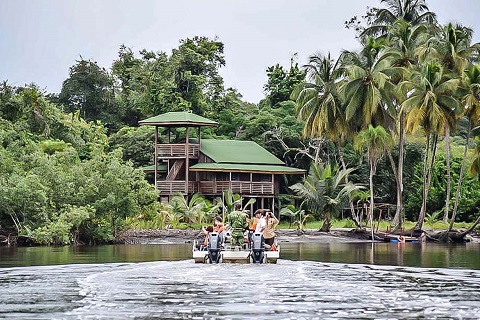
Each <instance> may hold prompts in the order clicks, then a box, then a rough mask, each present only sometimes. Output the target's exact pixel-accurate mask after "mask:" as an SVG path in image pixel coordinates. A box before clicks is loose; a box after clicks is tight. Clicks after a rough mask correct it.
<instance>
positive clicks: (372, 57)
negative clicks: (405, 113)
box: [339, 38, 394, 133]
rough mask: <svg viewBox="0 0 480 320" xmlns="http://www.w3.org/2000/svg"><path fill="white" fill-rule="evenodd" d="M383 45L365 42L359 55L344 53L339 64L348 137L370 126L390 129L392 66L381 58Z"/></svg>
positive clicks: (376, 42)
mask: <svg viewBox="0 0 480 320" xmlns="http://www.w3.org/2000/svg"><path fill="white" fill-rule="evenodd" d="M383 49H384V44H383V41H379V40H375V39H373V38H368V39H367V40H366V41H365V42H364V47H363V49H362V51H360V52H359V53H355V52H348V51H345V52H343V53H342V57H341V59H342V64H343V65H344V68H345V74H346V80H345V81H344V82H343V83H342V84H341V85H340V88H339V92H340V93H341V96H342V99H343V101H344V104H345V121H346V127H347V128H348V131H349V132H350V133H355V132H358V131H361V130H363V129H365V128H367V127H368V125H370V124H374V125H383V126H386V127H392V125H393V124H394V121H393V117H392V115H391V113H390V112H391V110H389V108H393V104H392V101H393V99H392V98H393V97H392V93H393V92H394V86H393V84H392V83H391V82H390V75H389V73H390V72H391V65H390V62H389V61H388V57H389V56H388V55H386V54H384V51H383Z"/></svg>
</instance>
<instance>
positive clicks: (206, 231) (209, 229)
mask: <svg viewBox="0 0 480 320" xmlns="http://www.w3.org/2000/svg"><path fill="white" fill-rule="evenodd" d="M202 231H203V233H204V234H205V240H203V243H202V244H201V245H200V248H199V249H200V250H206V249H207V247H208V235H209V234H210V232H213V226H207V227H205V226H203V227H202Z"/></svg>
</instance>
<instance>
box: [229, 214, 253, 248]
mask: <svg viewBox="0 0 480 320" xmlns="http://www.w3.org/2000/svg"><path fill="white" fill-rule="evenodd" d="M228 222H229V224H230V227H231V228H232V240H231V244H232V246H234V247H236V246H239V247H241V248H242V247H243V246H244V244H245V236H244V234H243V233H244V232H245V229H247V228H248V223H247V215H246V214H245V212H242V211H240V210H235V211H232V212H230V213H229V214H228Z"/></svg>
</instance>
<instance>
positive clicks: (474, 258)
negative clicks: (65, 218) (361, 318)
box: [0, 242, 480, 269]
mask: <svg viewBox="0 0 480 320" xmlns="http://www.w3.org/2000/svg"><path fill="white" fill-rule="evenodd" d="M191 250H192V247H191V245H190V244H149V245H112V246H84V247H69V246H64V247H26V248H25V247H21V248H17V247H12V248H7V247H0V267H14V266H33V265H53V264H72V263H109V262H147V261H159V260H169V261H172V260H185V259H190V258H191V253H192V252H191ZM281 258H282V259H288V260H311V261H319V262H339V263H361V264H379V265H397V266H411V267H444V268H470V269H480V243H464V244H448V245H447V244H445V245H441V244H434V243H427V244H420V243H406V244H404V245H401V246H398V244H397V243H319V242H312V243H282V251H281Z"/></svg>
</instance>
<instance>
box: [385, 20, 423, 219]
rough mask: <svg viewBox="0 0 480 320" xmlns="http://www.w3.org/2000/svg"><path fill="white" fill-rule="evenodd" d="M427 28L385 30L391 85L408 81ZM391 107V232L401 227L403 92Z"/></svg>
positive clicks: (399, 24)
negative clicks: (394, 157)
mask: <svg viewBox="0 0 480 320" xmlns="http://www.w3.org/2000/svg"><path fill="white" fill-rule="evenodd" d="M427 31H428V30H427V27H426V25H424V24H421V25H416V26H413V25H412V24H411V23H410V22H407V21H405V20H403V19H398V20H396V21H395V23H394V24H393V25H392V26H391V27H390V28H389V33H388V45H389V48H388V49H387V52H388V54H389V55H390V61H391V65H392V70H394V71H395V73H394V74H393V79H392V82H393V83H400V82H402V81H404V80H405V79H407V78H408V76H409V72H410V70H412V69H413V68H415V67H416V66H417V64H418V57H417V55H416V53H415V51H416V50H417V49H418V48H419V47H420V46H421V45H422V44H423V43H424V42H425V41H426V40H427V39H428V38H429V35H428V33H427ZM396 93H397V94H396V95H395V99H394V104H395V111H396V126H397V128H396V130H394V131H392V134H396V136H397V138H398V139H397V140H398V162H397V165H396V170H395V169H394V172H396V174H395V179H396V184H397V207H396V211H395V216H394V218H393V221H392V225H393V226H394V227H395V228H401V227H402V213H403V162H404V150H405V125H404V124H405V121H404V120H405V112H403V111H401V108H400V105H401V103H402V102H403V101H405V99H406V98H407V92H401V91H398V90H397V91H396Z"/></svg>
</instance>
